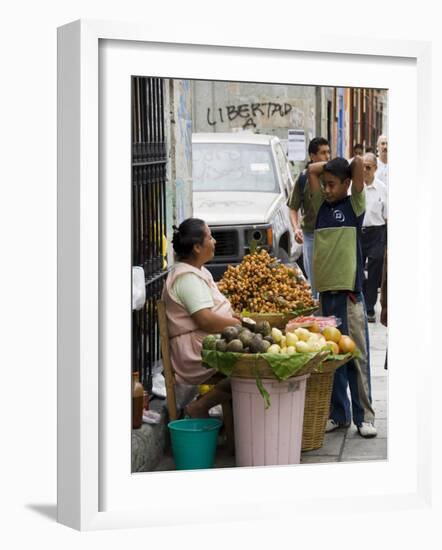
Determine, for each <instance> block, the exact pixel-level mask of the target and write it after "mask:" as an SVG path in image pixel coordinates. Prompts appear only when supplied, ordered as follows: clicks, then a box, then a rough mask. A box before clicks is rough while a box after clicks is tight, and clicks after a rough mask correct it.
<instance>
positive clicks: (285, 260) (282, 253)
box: [277, 248, 289, 264]
mask: <svg viewBox="0 0 442 550" xmlns="http://www.w3.org/2000/svg"><path fill="white" fill-rule="evenodd" d="M277 256H278V258H279V259H280V260H281V262H282V263H283V264H286V263H288V261H289V255H288V254H287V252H286V251H285V250H284V249H283V248H278V255H277Z"/></svg>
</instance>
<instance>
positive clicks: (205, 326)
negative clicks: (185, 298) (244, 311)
mask: <svg viewBox="0 0 442 550" xmlns="http://www.w3.org/2000/svg"><path fill="white" fill-rule="evenodd" d="M191 317H192V319H193V320H194V321H195V323H196V325H197V326H198V328H199V329H200V330H204V331H205V332H210V333H211V334H218V333H220V332H222V331H223V330H224V329H225V328H226V327H231V326H234V325H239V324H241V321H240V319H239V317H230V316H229V317H224V316H223V315H219V314H218V313H215V312H213V311H212V310H211V309H209V308H205V309H200V310H199V311H196V312H195V313H194V314H193V315H192V316H191Z"/></svg>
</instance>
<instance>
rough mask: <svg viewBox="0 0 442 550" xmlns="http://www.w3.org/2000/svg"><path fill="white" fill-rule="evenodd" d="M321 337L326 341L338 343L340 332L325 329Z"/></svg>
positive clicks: (333, 328) (334, 329)
mask: <svg viewBox="0 0 442 550" xmlns="http://www.w3.org/2000/svg"><path fill="white" fill-rule="evenodd" d="M322 336H324V338H325V339H326V340H328V341H330V340H331V341H332V342H336V343H338V342H339V340H340V339H341V336H342V334H341V331H340V330H339V329H338V328H336V327H325V328H324V330H323V331H322Z"/></svg>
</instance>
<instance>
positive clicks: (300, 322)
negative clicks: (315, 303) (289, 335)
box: [285, 315, 342, 332]
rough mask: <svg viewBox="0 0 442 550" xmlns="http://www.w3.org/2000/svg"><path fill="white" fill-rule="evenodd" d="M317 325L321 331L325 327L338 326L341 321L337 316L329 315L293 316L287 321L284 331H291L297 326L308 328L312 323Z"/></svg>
mask: <svg viewBox="0 0 442 550" xmlns="http://www.w3.org/2000/svg"><path fill="white" fill-rule="evenodd" d="M314 324H316V325H318V326H319V328H320V330H321V331H322V330H323V329H324V328H325V327H339V326H340V325H341V324H342V321H341V319H340V318H339V317H335V316H334V315H329V316H328V317H319V316H315V315H306V316H302V317H295V318H294V319H292V320H291V321H289V322H288V323H287V325H286V327H285V331H286V332H292V331H294V330H295V329H297V328H299V327H304V328H309V327H311V326H312V325H314Z"/></svg>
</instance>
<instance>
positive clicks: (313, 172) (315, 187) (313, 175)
mask: <svg viewBox="0 0 442 550" xmlns="http://www.w3.org/2000/svg"><path fill="white" fill-rule="evenodd" d="M326 164H327V163H326V162H312V163H311V164H309V165H308V168H307V171H308V182H309V185H310V191H311V193H312V194H313V193H316V192H317V191H320V190H321V183H320V181H319V176H320V175H321V174H322V172H323V170H324V166H325V165H326Z"/></svg>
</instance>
